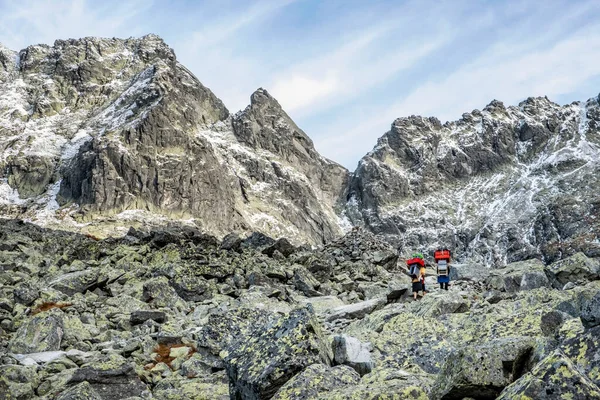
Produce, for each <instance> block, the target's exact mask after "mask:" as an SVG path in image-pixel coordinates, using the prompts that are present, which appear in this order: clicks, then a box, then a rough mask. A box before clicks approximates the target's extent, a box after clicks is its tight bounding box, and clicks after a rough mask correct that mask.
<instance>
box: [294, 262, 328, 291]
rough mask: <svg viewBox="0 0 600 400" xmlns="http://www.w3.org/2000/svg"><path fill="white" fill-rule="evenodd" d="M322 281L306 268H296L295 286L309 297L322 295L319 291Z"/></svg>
mask: <svg viewBox="0 0 600 400" xmlns="http://www.w3.org/2000/svg"><path fill="white" fill-rule="evenodd" d="M320 285H321V283H320V282H319V281H318V280H317V279H316V278H315V277H314V276H313V275H312V274H311V273H310V271H308V270H307V269H306V268H304V267H302V266H299V267H297V268H296V269H295V270H294V287H295V288H296V290H298V291H300V292H302V293H304V295H306V296H309V297H314V296H322V295H323V294H322V293H320V292H319V291H318V289H319V286H320Z"/></svg>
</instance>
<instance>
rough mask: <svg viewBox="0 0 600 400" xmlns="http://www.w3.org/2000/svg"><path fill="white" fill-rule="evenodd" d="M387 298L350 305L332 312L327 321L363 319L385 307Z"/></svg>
mask: <svg viewBox="0 0 600 400" xmlns="http://www.w3.org/2000/svg"><path fill="white" fill-rule="evenodd" d="M386 303H387V299H386V298H375V299H372V300H367V301H363V302H360V303H354V304H349V305H347V306H341V307H337V308H334V309H333V310H331V312H330V313H329V315H327V318H326V319H327V321H330V322H331V321H335V320H337V319H342V318H343V319H362V318H364V317H365V315H367V314H370V313H372V312H373V311H375V310H378V309H380V308H382V307H383V306H385V304H386Z"/></svg>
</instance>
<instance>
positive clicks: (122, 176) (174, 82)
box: [0, 35, 349, 243]
mask: <svg viewBox="0 0 600 400" xmlns="http://www.w3.org/2000/svg"><path fill="white" fill-rule="evenodd" d="M0 152H1V153H0V171H1V172H0V208H1V210H0V211H2V213H3V214H5V215H11V216H20V217H27V218H30V219H32V220H34V221H36V220H37V221H38V222H42V223H46V224H47V223H48V221H49V220H51V221H52V222H59V223H66V222H68V221H66V220H70V219H73V218H74V219H75V220H76V221H77V222H76V223H75V224H72V225H74V226H76V227H77V229H81V223H84V224H89V223H90V222H94V223H96V222H98V221H104V220H106V219H107V218H110V216H113V215H116V218H113V221H114V222H116V224H117V225H128V224H123V223H122V220H123V218H133V219H138V220H140V219H141V220H148V219H150V220H151V219H152V218H155V217H157V216H160V217H161V218H163V219H164V218H166V219H174V220H193V222H195V223H196V225H198V226H200V227H201V228H203V229H204V230H206V231H208V232H211V233H215V234H218V235H223V234H225V233H228V232H231V231H250V230H256V231H262V232H265V233H267V234H270V235H272V236H288V237H290V238H291V239H292V240H293V241H295V242H311V243H315V242H318V243H320V242H323V241H324V240H326V239H329V238H332V237H334V236H338V235H340V234H341V233H342V231H341V228H340V227H339V224H338V217H337V216H336V214H335V212H334V208H335V207H336V206H341V202H340V199H341V198H343V196H342V195H341V194H342V193H343V191H344V190H345V189H346V187H347V181H348V176H349V174H348V171H346V170H345V169H344V168H343V167H341V166H339V165H337V164H335V163H332V162H330V161H328V160H325V159H324V158H322V157H321V156H320V155H319V154H318V153H317V152H316V151H315V149H314V147H313V145H312V142H311V141H310V139H309V138H308V137H307V136H306V135H305V134H304V133H303V132H302V131H301V130H300V129H299V128H298V127H297V126H296V125H295V124H294V123H293V121H292V120H291V119H290V118H289V117H288V116H287V115H286V114H285V112H284V111H283V110H282V109H281V107H280V106H279V104H278V103H277V101H276V100H275V99H273V98H272V97H271V96H270V95H269V94H268V93H267V92H266V91H264V90H262V89H261V90H258V91H257V92H256V93H254V94H253V95H252V103H251V105H250V106H249V107H248V108H247V109H246V110H244V111H242V112H240V113H238V114H237V115H236V116H235V117H231V116H230V115H229V112H228V110H227V109H226V108H225V106H224V105H223V104H222V102H221V101H220V100H219V99H218V98H217V97H216V96H215V95H214V94H213V93H212V92H211V91H210V90H209V89H207V88H206V87H204V86H203V85H202V84H201V83H200V82H199V81H198V80H197V79H196V78H195V77H194V76H193V75H192V74H191V73H190V72H189V71H188V70H187V69H186V68H185V67H184V66H182V65H181V64H179V63H178V62H177V60H176V57H175V54H174V52H173V51H172V50H171V49H170V48H169V47H168V46H167V45H166V44H165V43H164V42H163V41H162V40H161V39H160V38H158V37H157V36H154V35H148V36H145V37H143V38H141V39H127V40H121V39H97V38H85V39H81V40H68V41H60V40H59V41H56V42H55V43H54V45H53V46H46V45H38V46H30V47H28V48H27V49H25V50H22V51H21V52H19V53H15V52H12V51H10V50H7V49H4V48H0ZM57 211H58V212H57ZM124 212H125V213H124ZM57 218H58V219H60V221H56V219H57ZM77 223H78V224H79V225H77ZM123 233H124V232H123Z"/></svg>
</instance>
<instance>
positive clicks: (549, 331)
mask: <svg viewBox="0 0 600 400" xmlns="http://www.w3.org/2000/svg"><path fill="white" fill-rule="evenodd" d="M568 318H569V315H568V314H565V313H563V312H560V311H556V310H553V311H550V312H547V313H545V314H544V315H542V320H541V322H540V328H541V329H542V332H543V333H544V335H547V336H554V335H556V334H557V333H558V330H559V329H560V327H561V326H562V324H563V323H564V322H565V321H566V320H567V319H568Z"/></svg>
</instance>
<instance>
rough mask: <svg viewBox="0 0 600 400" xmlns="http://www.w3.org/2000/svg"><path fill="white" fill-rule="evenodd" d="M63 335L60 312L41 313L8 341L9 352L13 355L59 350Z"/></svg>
mask: <svg viewBox="0 0 600 400" xmlns="http://www.w3.org/2000/svg"><path fill="white" fill-rule="evenodd" d="M63 334H64V326H63V318H62V315H61V313H60V311H59V312H45V313H41V314H38V315H36V316H35V317H33V318H32V319H31V320H29V321H28V322H26V323H25V324H23V325H22V326H21V327H20V328H19V329H18V330H17V332H16V333H15V335H13V337H12V340H11V341H10V344H9V350H10V351H11V352H13V353H39V352H43V351H55V350H60V344H61V341H62V338H63Z"/></svg>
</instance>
